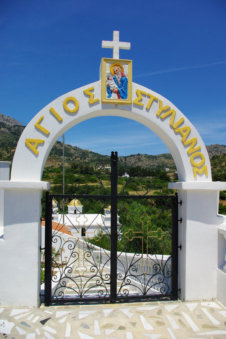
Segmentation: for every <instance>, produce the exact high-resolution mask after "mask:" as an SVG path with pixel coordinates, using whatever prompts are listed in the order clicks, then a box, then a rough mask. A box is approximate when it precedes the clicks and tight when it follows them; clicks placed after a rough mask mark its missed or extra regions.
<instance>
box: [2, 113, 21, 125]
mask: <svg viewBox="0 0 226 339" xmlns="http://www.w3.org/2000/svg"><path fill="white" fill-rule="evenodd" d="M1 122H3V123H4V124H6V125H9V126H22V124H21V123H20V122H19V121H17V120H16V119H13V118H11V117H8V116H7V115H4V114H2V113H0V123H1Z"/></svg>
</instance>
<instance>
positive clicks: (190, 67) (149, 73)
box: [134, 60, 226, 79]
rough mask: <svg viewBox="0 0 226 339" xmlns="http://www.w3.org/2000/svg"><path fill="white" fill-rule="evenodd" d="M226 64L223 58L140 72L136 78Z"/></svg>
mask: <svg viewBox="0 0 226 339" xmlns="http://www.w3.org/2000/svg"><path fill="white" fill-rule="evenodd" d="M225 64H226V60H222V61H216V62H211V63H208V64H201V65H193V66H182V67H175V68H168V69H161V70H159V71H154V72H147V73H142V74H138V75H136V76H134V78H135V79H136V78H143V77H147V76H151V75H159V74H167V73H173V72H179V71H188V70H191V69H201V68H208V67H214V66H219V65H225Z"/></svg>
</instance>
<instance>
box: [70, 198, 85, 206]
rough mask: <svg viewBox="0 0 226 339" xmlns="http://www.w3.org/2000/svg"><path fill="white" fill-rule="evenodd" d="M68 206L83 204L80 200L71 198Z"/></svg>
mask: <svg viewBox="0 0 226 339" xmlns="http://www.w3.org/2000/svg"><path fill="white" fill-rule="evenodd" d="M68 206H83V205H82V203H81V201H79V200H78V199H73V200H71V201H70V202H69V204H68Z"/></svg>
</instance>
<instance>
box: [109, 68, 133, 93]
mask: <svg viewBox="0 0 226 339" xmlns="http://www.w3.org/2000/svg"><path fill="white" fill-rule="evenodd" d="M110 72H111V73H110V74H108V75H107V93H106V94H107V98H108V99H109V98H111V99H127V96H128V95H127V91H128V79H127V77H126V75H125V73H124V68H123V66H122V65H121V64H119V63H113V64H112V65H111V66H110Z"/></svg>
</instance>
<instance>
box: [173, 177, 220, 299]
mask: <svg viewBox="0 0 226 339" xmlns="http://www.w3.org/2000/svg"><path fill="white" fill-rule="evenodd" d="M169 188H173V189H177V190H178V192H179V199H181V200H182V205H181V206H180V205H179V218H178V219H180V218H182V222H181V223H180V222H179V224H178V228H179V245H181V246H182V247H181V250H179V252H178V254H179V288H180V290H181V292H180V297H181V299H183V300H202V299H213V298H216V297H217V263H218V226H219V225H221V224H222V223H223V222H224V218H223V217H222V216H219V215H218V204H219V191H220V190H225V189H226V183H217V182H208V183H206V182H205V183H202V182H178V183H170V184H169Z"/></svg>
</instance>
